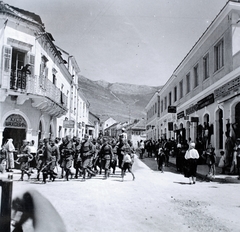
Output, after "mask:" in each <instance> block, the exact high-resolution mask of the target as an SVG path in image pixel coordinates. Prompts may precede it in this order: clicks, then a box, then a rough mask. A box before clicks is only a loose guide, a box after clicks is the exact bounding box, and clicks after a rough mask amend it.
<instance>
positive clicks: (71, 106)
mask: <svg viewBox="0 0 240 232" xmlns="http://www.w3.org/2000/svg"><path fill="white" fill-rule="evenodd" d="M0 41H1V43H0V44H1V49H0V57H1V62H0V67H1V68H0V140H1V143H2V144H3V143H4V142H5V141H6V139H8V138H13V141H14V145H15V147H16V148H19V147H20V146H21V143H22V140H23V139H27V140H29V141H30V140H34V141H35V144H36V145H37V142H38V140H39V139H42V138H51V137H57V136H59V137H63V136H65V135H71V136H73V135H83V134H84V133H85V129H84V130H83V129H82V127H84V128H85V125H81V127H80V126H78V125H79V123H80V122H81V123H82V124H85V123H87V122H88V110H89V109H88V108H89V105H87V103H86V101H84V100H83V99H82V98H81V96H80V95H79V94H78V93H79V88H78V78H77V76H78V75H79V71H80V70H79V68H78V66H77V64H76V61H75V60H74V58H73V57H70V56H69V55H67V57H68V58H67V59H65V56H66V54H63V53H62V50H61V49H59V48H58V47H56V46H55V45H54V43H53V41H54V39H53V37H52V35H51V34H50V33H48V32H46V31H45V27H44V24H43V23H42V21H41V18H40V17H39V16H38V15H36V14H34V13H31V12H28V11H24V10H21V9H18V8H15V7H12V6H9V5H8V4H5V3H3V2H0ZM81 117H82V118H81Z"/></svg>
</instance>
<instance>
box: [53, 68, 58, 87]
mask: <svg viewBox="0 0 240 232" xmlns="http://www.w3.org/2000/svg"><path fill="white" fill-rule="evenodd" d="M56 74H57V70H56V69H55V68H53V69H52V76H53V80H52V82H53V84H54V85H57V77H56Z"/></svg>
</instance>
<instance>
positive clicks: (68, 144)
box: [59, 136, 75, 181]
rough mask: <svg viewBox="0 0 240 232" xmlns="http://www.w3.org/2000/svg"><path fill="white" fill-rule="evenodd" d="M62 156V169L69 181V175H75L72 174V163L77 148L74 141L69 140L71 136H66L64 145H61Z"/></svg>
mask: <svg viewBox="0 0 240 232" xmlns="http://www.w3.org/2000/svg"><path fill="white" fill-rule="evenodd" d="M59 149H60V154H61V156H62V163H61V168H63V170H64V171H65V173H66V179H67V181H68V180H69V178H68V177H69V175H71V176H72V175H73V173H72V172H71V167H72V162H73V155H74V152H75V147H74V145H73V143H72V141H71V140H70V139H69V136H66V137H65V138H64V139H63V143H62V144H61V145H60V148H59Z"/></svg>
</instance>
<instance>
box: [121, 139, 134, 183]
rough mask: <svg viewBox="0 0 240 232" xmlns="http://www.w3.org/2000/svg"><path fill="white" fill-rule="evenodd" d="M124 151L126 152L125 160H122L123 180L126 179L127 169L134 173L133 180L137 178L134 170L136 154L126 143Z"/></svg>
mask: <svg viewBox="0 0 240 232" xmlns="http://www.w3.org/2000/svg"><path fill="white" fill-rule="evenodd" d="M123 153H124V156H123V162H122V181H123V180H124V176H125V173H126V171H127V170H128V171H129V172H130V173H131V174H132V177H133V180H135V176H134V174H133V172H132V165H133V162H134V154H133V153H132V152H131V148H130V146H129V145H128V144H126V143H125V145H124V149H123Z"/></svg>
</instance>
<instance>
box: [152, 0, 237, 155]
mask: <svg viewBox="0 0 240 232" xmlns="http://www.w3.org/2000/svg"><path fill="white" fill-rule="evenodd" d="M239 41H240V3H239V2H237V1H229V2H228V3H227V4H226V5H225V6H224V8H223V9H222V10H221V12H220V13H219V14H218V15H217V16H216V18H215V19H214V21H213V22H212V23H211V25H210V26H209V27H208V28H207V29H206V31H205V32H204V33H203V35H202V36H201V37H200V38H199V40H198V41H197V43H196V44H195V45H194V46H193V48H192V49H191V50H190V51H189V53H188V54H187V55H186V56H185V58H184V59H183V61H182V62H181V63H180V64H179V66H178V67H177V68H176V69H175V70H174V72H173V74H172V76H171V77H170V78H169V80H168V81H167V82H166V84H165V85H164V86H163V88H162V89H161V90H160V92H159V96H160V106H159V109H160V117H159V119H158V125H159V127H160V136H159V137H164V138H171V137H174V138H175V139H178V140H185V139H186V140H189V139H191V140H194V141H196V140H197V139H202V140H203V142H204V146H205V147H206V146H207V145H208V144H209V143H212V144H213V146H214V147H215V149H216V153H217V154H219V151H220V150H222V149H225V141H226V133H229V134H230V135H231V136H232V137H233V139H237V138H240V116H239V115H240V114H239V112H240V84H239V83H240V43H239ZM155 136H156V137H157V135H155Z"/></svg>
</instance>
